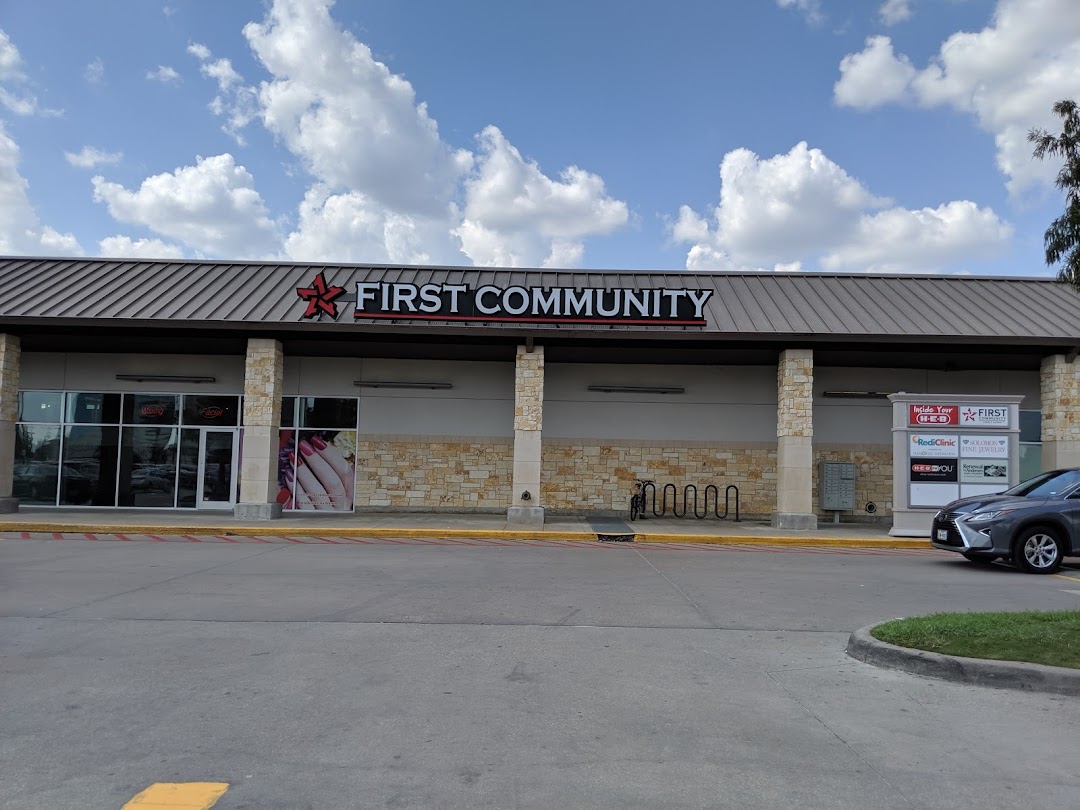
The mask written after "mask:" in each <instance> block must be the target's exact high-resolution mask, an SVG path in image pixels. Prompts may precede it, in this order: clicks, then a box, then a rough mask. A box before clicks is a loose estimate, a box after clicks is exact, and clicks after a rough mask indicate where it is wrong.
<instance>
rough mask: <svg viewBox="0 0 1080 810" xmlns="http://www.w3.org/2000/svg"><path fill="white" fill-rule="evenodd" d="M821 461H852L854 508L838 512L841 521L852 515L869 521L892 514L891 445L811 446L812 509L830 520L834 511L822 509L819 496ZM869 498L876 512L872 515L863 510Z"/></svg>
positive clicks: (848, 518) (850, 517) (850, 518)
mask: <svg viewBox="0 0 1080 810" xmlns="http://www.w3.org/2000/svg"><path fill="white" fill-rule="evenodd" d="M823 461H853V462H855V509H854V511H853V512H850V511H849V512H841V513H840V519H841V520H852V519H853V518H855V519H860V518H861V519H866V520H872V519H874V518H881V517H888V516H890V515H892V499H893V453H892V445H888V444H865V445H859V446H852V445H844V444H820V445H818V444H815V445H814V511H815V512H816V513H817V514H818V516H819V517H823V518H828V519H829V520H830V521H831V520H832V517H833V513H832V512H825V511H822V509H821V506H820V504H821V500H820V498H819V497H818V485H819V480H818V479H819V478H820V469H821V467H820V465H821V462H823ZM869 501H873V502H874V503H875V504H877V512H875V513H874V514H873V515H870V514H868V513H867V512H866V504H867V503H868V502H869Z"/></svg>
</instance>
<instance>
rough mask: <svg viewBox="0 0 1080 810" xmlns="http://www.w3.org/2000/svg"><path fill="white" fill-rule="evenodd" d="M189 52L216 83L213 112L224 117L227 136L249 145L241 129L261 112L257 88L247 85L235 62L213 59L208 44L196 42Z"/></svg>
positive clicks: (242, 144) (200, 70) (212, 102)
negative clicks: (216, 91)
mask: <svg viewBox="0 0 1080 810" xmlns="http://www.w3.org/2000/svg"><path fill="white" fill-rule="evenodd" d="M187 51H188V53H190V54H191V55H192V56H194V57H196V58H197V59H198V60H199V61H200V62H201V64H200V65H199V72H200V73H202V75H204V76H206V77H207V78H209V79H213V80H214V81H216V82H217V86H218V94H217V95H216V96H214V98H213V99H212V100H211V101H210V104H209V107H210V111H211V112H212V113H214V115H218V116H222V117H224V118H225V124H224V125H223V126H222V130H223V131H224V132H225V133H226V134H227V135H230V136H231V137H232V138H233V139H234V140H235V141H236V142H237V143H238V144H239V145H240V146H244V145H246V141H245V140H244V136H243V133H242V131H243V129H244V127H246V126H247V125H248V124H250V123H251V121H252V119H253V118H255V117H256V115H257V114H258V100H257V97H256V94H255V89H254V88H252V87H249V86H247V85H246V84H244V80H243V79H242V78H241V77H240V74H239V73H237V72H236V69H235V68H233V66H232V62H230V61H229V60H228V59H224V58H223V59H214V58H213V56H212V54H211V53H210V49H209V48H207V47H206V46H205V45H203V44H201V43H198V42H193V43H191V44H190V45H188V47H187Z"/></svg>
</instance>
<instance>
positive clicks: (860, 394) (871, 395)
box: [822, 391, 889, 399]
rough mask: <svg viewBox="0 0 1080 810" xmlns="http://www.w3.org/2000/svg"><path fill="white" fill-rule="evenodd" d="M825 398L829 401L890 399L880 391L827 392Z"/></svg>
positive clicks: (823, 394)
mask: <svg viewBox="0 0 1080 810" xmlns="http://www.w3.org/2000/svg"><path fill="white" fill-rule="evenodd" d="M822 396H823V397H828V398H829V399H888V398H889V395H888V394H884V393H881V392H880V391H825V392H823V393H822Z"/></svg>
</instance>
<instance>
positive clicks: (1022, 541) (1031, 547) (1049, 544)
mask: <svg viewBox="0 0 1080 810" xmlns="http://www.w3.org/2000/svg"><path fill="white" fill-rule="evenodd" d="M1063 556H1064V553H1063V549H1062V544H1061V538H1059V537H1058V534H1057V532H1056V531H1054V530H1053V529H1051V528H1049V527H1047V526H1032V527H1030V528H1028V529H1024V530H1023V531H1022V532H1020V535H1019V536H1018V537H1017V538H1016V544H1015V545H1014V546H1013V563H1014V564H1015V565H1016V567H1017V568H1019V569H1020V570H1021V571H1025V572H1026V573H1028V574H1052V573H1054V572H1055V571H1057V570H1058V568H1060V567H1061V558H1062V557H1063Z"/></svg>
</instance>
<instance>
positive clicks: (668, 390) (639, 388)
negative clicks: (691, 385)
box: [588, 385, 686, 394]
mask: <svg viewBox="0 0 1080 810" xmlns="http://www.w3.org/2000/svg"><path fill="white" fill-rule="evenodd" d="M588 390H590V391H602V392H603V393H606V394H685V393H686V389H685V388H683V387H682V386H681V385H590V386H589V387H588Z"/></svg>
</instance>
